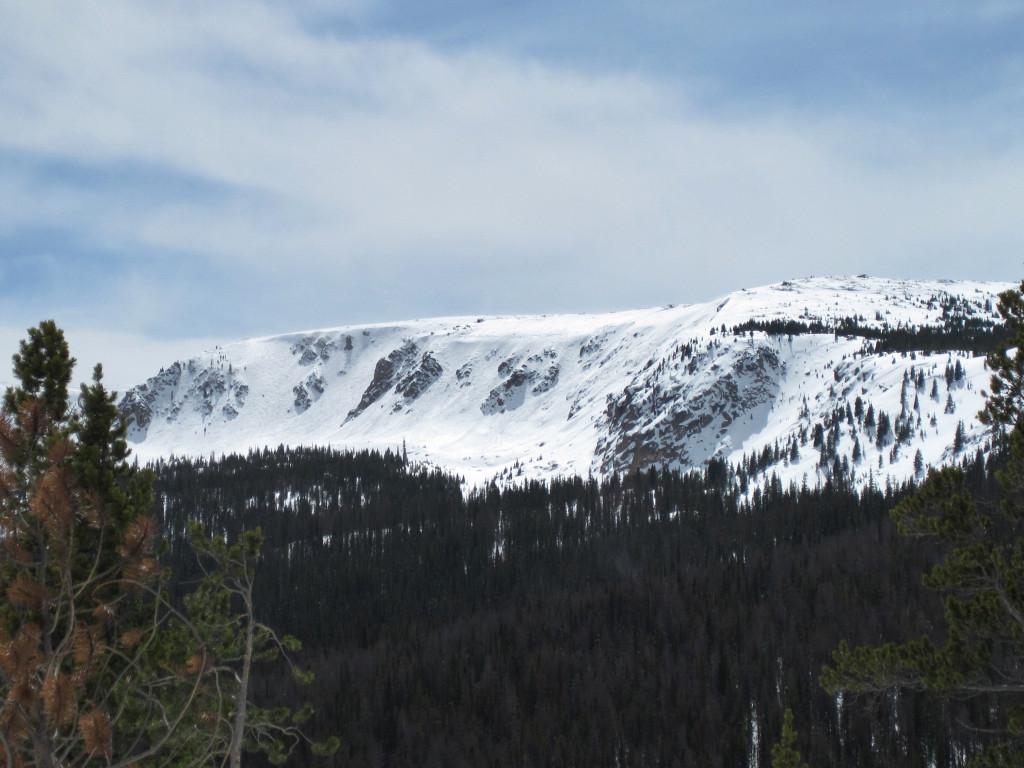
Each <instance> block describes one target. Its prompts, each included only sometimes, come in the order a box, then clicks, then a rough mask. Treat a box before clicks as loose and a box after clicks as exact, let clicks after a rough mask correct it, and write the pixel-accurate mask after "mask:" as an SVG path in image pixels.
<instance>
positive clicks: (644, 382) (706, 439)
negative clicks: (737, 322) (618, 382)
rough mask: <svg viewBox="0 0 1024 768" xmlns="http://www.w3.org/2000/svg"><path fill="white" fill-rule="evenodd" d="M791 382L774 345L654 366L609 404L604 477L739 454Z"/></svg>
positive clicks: (601, 445) (602, 447) (601, 446)
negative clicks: (785, 383) (782, 386)
mask: <svg viewBox="0 0 1024 768" xmlns="http://www.w3.org/2000/svg"><path fill="white" fill-rule="evenodd" d="M652 369H653V370H652ZM783 374H784V366H783V365H782V364H781V362H780V360H779V355H778V352H777V351H776V350H775V349H773V348H771V347H770V346H767V345H757V346H752V347H742V348H741V349H740V350H739V351H738V354H735V355H733V356H732V357H731V359H730V358H729V357H724V358H723V356H721V355H719V354H716V350H715V349H713V348H709V349H708V350H706V351H704V352H702V353H700V354H698V355H696V356H693V357H690V358H689V359H688V360H686V361H685V362H684V361H682V360H680V359H677V360H676V361H675V365H673V364H672V360H671V358H670V359H669V360H666V361H662V362H661V364H659V365H657V366H653V365H652V366H650V367H649V368H648V369H646V370H644V371H641V372H640V373H639V374H637V377H636V378H635V379H634V381H633V382H632V383H631V384H630V385H629V386H627V387H626V388H625V389H624V390H623V392H622V394H621V395H619V396H617V397H610V398H609V400H608V404H607V407H606V409H605V417H606V419H605V425H604V429H605V434H604V435H603V436H602V437H601V438H600V439H599V440H598V444H597V455H598V457H599V458H600V466H601V471H602V472H612V471H615V472H622V471H627V470H632V469H635V468H637V467H647V466H650V465H652V464H662V465H665V466H699V465H702V464H704V463H705V462H707V461H708V460H709V459H711V458H712V457H714V456H719V455H723V454H727V453H729V452H731V450H732V449H734V448H736V447H739V446H737V445H736V442H737V440H739V439H741V438H742V437H743V436H744V435H746V434H752V433H753V432H755V431H758V430H760V429H762V428H763V427H764V426H765V424H766V422H767V417H768V413H769V412H770V410H771V406H772V404H773V403H774V402H775V400H776V397H777V396H778V393H779V389H780V382H781V379H782V376H783Z"/></svg>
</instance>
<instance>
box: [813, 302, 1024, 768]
mask: <svg viewBox="0 0 1024 768" xmlns="http://www.w3.org/2000/svg"><path fill="white" fill-rule="evenodd" d="M1021 290H1024V284H1022V286H1021ZM1021 290H1013V291H1008V292H1006V293H1004V294H1002V295H1001V297H1000V307H999V309H1000V313H1001V314H1002V316H1003V319H1004V321H1005V322H1006V326H1007V329H1008V330H1009V331H1010V339H1009V341H1008V342H1006V343H1004V344H1003V345H1002V346H1001V347H1000V348H999V349H998V350H997V351H996V352H994V353H993V354H991V355H990V356H989V360H988V362H989V367H990V368H991V369H992V370H993V371H994V373H993V377H992V392H991V393H990V395H989V396H988V398H987V402H986V407H985V409H984V411H982V413H981V414H980V416H981V419H982V421H983V422H984V423H986V424H989V425H991V426H992V427H993V428H994V430H995V432H996V434H997V435H998V436H999V437H1000V438H1001V439H1002V440H1003V444H1004V446H1005V451H1006V453H1007V458H1008V466H1007V468H1006V469H1005V470H1003V471H1002V472H1001V473H1000V475H999V480H1000V483H1001V485H1002V487H1003V489H1004V491H1005V495H1004V498H1003V500H1002V503H1001V504H1000V505H998V506H993V507H992V508H988V507H986V508H980V507H979V505H978V504H976V503H975V501H974V499H972V498H971V496H970V495H969V494H968V493H966V492H965V491H964V489H963V485H964V483H963V477H962V473H961V472H960V471H959V470H957V469H953V468H946V469H943V470H941V471H938V472H932V473H930V474H929V476H928V478H927V480H926V481H925V482H924V484H923V485H922V487H921V489H920V490H919V491H918V492H917V493H916V494H915V495H914V496H913V497H911V498H910V499H908V500H907V501H906V502H904V503H902V504H900V505H899V506H897V507H896V509H895V510H893V513H892V516H893V519H894V520H895V521H896V524H897V526H898V529H899V531H900V533H902V534H903V535H906V536H916V537H922V538H928V539H931V540H934V541H937V542H939V543H940V544H942V545H944V547H945V548H946V551H947V554H946V556H945V559H944V560H943V561H942V562H941V563H939V564H938V565H936V566H935V567H934V568H933V569H932V571H931V572H930V573H929V574H927V575H926V576H925V585H926V586H927V587H929V588H931V589H933V590H935V591H937V592H939V593H940V594H942V595H944V596H945V599H946V624H947V632H946V636H945V639H944V641H942V642H938V643H937V642H935V641H934V640H933V639H932V638H930V637H927V636H925V637H921V638H919V639H917V640H913V641H910V642H907V643H903V644H897V643H887V644H885V645H882V646H879V647H857V648H850V647H849V645H847V644H845V643H843V644H841V645H840V647H839V649H838V650H837V651H836V652H835V653H834V655H833V665H832V666H830V667H826V668H825V670H824V672H823V676H822V679H821V682H822V685H823V686H824V687H825V688H826V690H828V691H829V692H831V693H834V694H835V693H839V692H852V693H865V692H872V691H882V690H887V689H892V688H905V689H912V690H928V691H934V692H936V693H938V694H940V695H943V696H955V697H974V696H979V695H992V696H996V697H998V700H999V702H1000V706H999V707H998V716H999V717H1000V720H1001V723H1000V724H999V726H1000V729H1001V731H1002V733H1003V735H1004V740H1003V741H1002V742H1001V743H999V744H996V745H992V746H989V747H988V748H986V749H984V750H981V751H980V752H979V753H978V754H977V755H975V756H974V757H973V759H972V760H971V761H970V763H969V765H970V766H972V768H983V767H985V768H988V767H994V766H1008V765H1024V738H1022V736H1024V298H1022V293H1021ZM894 599H898V598H894ZM986 727H987V728H989V729H990V727H991V726H988V725H986Z"/></svg>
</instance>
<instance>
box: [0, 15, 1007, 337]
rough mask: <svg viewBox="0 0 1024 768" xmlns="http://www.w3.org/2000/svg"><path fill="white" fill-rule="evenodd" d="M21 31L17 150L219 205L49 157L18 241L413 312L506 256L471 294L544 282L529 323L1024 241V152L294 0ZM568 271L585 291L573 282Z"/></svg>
mask: <svg viewBox="0 0 1024 768" xmlns="http://www.w3.org/2000/svg"><path fill="white" fill-rule="evenodd" d="M0 2H2V0H0ZM360 10H361V9H360V8H358V7H356V8H355V11H354V12H359V11H360ZM362 10H365V8H363V9H362ZM4 16H5V25H4V29H3V30H0V71H6V72H8V73H9V74H8V75H7V76H5V78H4V79H3V80H0V108H2V109H3V112H4V119H3V120H2V121H0V146H2V147H5V148H6V149H7V151H8V152H22V151H23V152H32V153H39V154H42V155H44V156H55V157H62V158H67V159H69V160H70V161H72V162H73V163H77V162H84V163H90V164H94V165H95V167H98V168H101V169H102V168H105V167H111V168H114V169H121V170H122V171H123V169H124V168H129V169H132V168H137V169H139V170H137V171H134V172H137V173H139V174H145V173H146V172H147V171H146V169H150V170H152V171H153V172H157V171H159V172H161V173H163V172H166V173H168V174H173V175H175V176H177V177H181V178H185V179H189V178H192V179H196V180H197V183H199V184H200V185H205V184H209V185H210V186H211V187H213V188H214V189H215V192H213V193H212V194H211V195H192V194H184V193H183V194H175V193H173V192H168V193H167V194H166V195H160V194H159V189H157V190H156V191H155V192H154V191H152V190H151V191H150V193H151V196H150V197H147V198H145V199H137V200H136V199H127V197H128V196H130V195H131V180H130V178H129V180H128V181H126V182H124V184H122V186H120V187H118V188H117V189H116V190H114V191H113V192H111V191H110V190H107V189H105V188H104V187H103V185H99V186H98V187H97V188H95V189H85V190H83V189H77V188H69V187H68V185H66V184H62V183H61V180H60V179H57V180H54V179H51V178H47V179H41V178H38V177H37V176H36V175H34V171H33V170H32V169H31V168H30V169H29V170H26V171H23V172H22V173H23V174H24V176H22V177H16V178H8V179H5V180H4V181H3V182H2V183H3V184H4V185H5V189H4V190H3V191H0V194H2V196H3V199H4V201H5V202H9V203H10V205H9V207H8V212H7V213H6V214H4V216H5V217H6V221H3V220H2V219H0V230H5V229H6V230H11V229H17V228H18V227H24V226H28V225H31V224H34V223H37V222H40V221H54V220H59V221H61V222H62V225H65V226H68V227H71V228H73V229H77V230H78V231H79V232H80V233H81V236H82V238H83V239H87V240H89V239H91V240H92V241H93V242H95V243H96V244H99V245H100V246H103V247H109V248H111V249H117V250H119V251H120V252H122V253H126V252H131V251H137V252H138V253H139V259H140V261H141V260H144V259H145V258H146V254H147V253H149V252H151V249H157V250H159V251H186V252H190V253H194V254H202V255H203V256H205V257H209V258H211V259H216V260H218V262H220V265H221V266H222V267H224V266H225V265H237V267H238V268H239V269H244V270H246V271H249V272H256V273H262V274H264V275H268V274H270V275H276V276H278V277H279V279H280V281H281V287H282V293H288V292H291V293H292V294H293V295H296V296H297V295H301V294H302V292H301V291H300V290H299V289H297V288H296V285H297V284H298V283H297V282H296V281H298V280H299V279H302V280H308V276H309V274H311V273H312V274H316V275H318V276H319V279H320V280H321V282H324V283H329V282H331V280H332V279H333V280H340V276H343V275H349V274H351V273H352V272H353V271H354V270H359V269H363V270H364V271H369V272H372V273H373V274H375V275H376V276H377V278H378V279H379V282H377V283H374V284H371V285H364V286H361V290H360V296H358V297H353V298H352V301H353V302H354V303H357V302H359V301H376V302H378V303H379V302H381V301H384V299H385V298H387V300H388V301H392V302H394V304H395V305H396V306H401V305H402V302H403V301H408V297H409V296H411V295H412V294H413V293H417V292H418V293H420V294H422V293H423V292H424V291H427V292H429V291H430V290H431V287H430V285H429V283H427V284H425V283H424V282H423V279H424V276H425V275H426V276H427V277H428V278H429V274H430V273H431V271H429V270H423V269H422V268H420V266H419V265H418V262H420V261H422V260H423V259H424V258H427V259H430V260H432V262H433V263H434V264H435V265H436V269H434V270H433V273H434V274H436V275H438V278H439V279H442V280H447V281H451V280H452V279H453V277H454V276H457V275H459V274H462V273H465V272H468V270H466V269H465V265H466V264H467V263H470V262H488V261H489V260H490V263H493V265H494V268H495V269H496V270H501V273H502V274H508V276H509V279H508V281H507V282H506V283H505V284H504V285H497V286H485V284H486V282H487V281H486V280H481V281H480V282H479V283H478V284H475V285H479V286H480V289H481V290H484V289H485V287H486V290H487V291H489V292H490V294H489V298H488V297H484V298H483V299H482V300H481V304H480V306H481V307H485V308H487V309H490V310H492V311H501V310H502V309H504V307H503V306H502V301H503V297H505V296H508V295H524V296H525V295H527V294H529V293H530V292H533V294H534V295H535V301H536V304H537V306H534V307H532V308H534V309H542V308H544V307H545V306H546V308H548V309H551V310H558V309H566V308H567V309H583V308H590V309H601V308H604V307H606V306H625V305H629V304H633V305H638V304H648V303H661V302H663V301H666V300H673V299H687V298H706V296H707V295H708V291H724V290H728V289H730V288H735V287H738V285H740V284H742V285H751V284H754V283H758V282H767V281H770V280H775V279H783V278H785V277H792V276H794V275H800V274H807V273H811V272H814V273H818V274H821V273H826V272H860V271H876V272H882V273H889V274H896V275H899V274H900V273H901V272H909V271H912V270H916V269H919V268H920V264H921V263H922V261H923V260H924V259H925V258H926V256H927V254H929V253H930V252H935V253H939V252H941V253H943V254H944V258H946V259H947V261H945V262H944V263H942V264H939V265H936V266H937V271H938V272H943V271H944V272H945V273H947V274H948V273H949V272H950V271H951V270H953V269H958V268H960V266H961V265H958V264H957V263H956V261H955V254H956V252H958V251H960V252H962V251H964V250H969V249H972V248H976V247H979V246H981V247H985V248H988V249H990V252H994V253H995V254H997V256H996V257H994V258H1005V257H1006V255H1007V254H1009V253H1011V252H1013V250H1014V249H1015V248H1019V245H1020V243H1021V242H1022V241H1024V223H1022V221H1024V220H1022V219H1021V217H1020V216H1019V210H1018V206H1017V205H1016V201H1018V200H1020V199H1022V192H1024V181H1022V180H1024V142H1018V143H1016V144H1008V145H1005V146H1003V147H1001V148H998V149H993V148H992V147H989V146H979V144H978V143H976V142H972V141H970V140H968V141H965V142H964V143H963V144H953V145H946V146H945V147H943V145H942V143H941V141H940V140H944V139H948V138H949V136H948V134H947V131H946V127H945V126H932V127H929V126H923V125H914V124H908V125H905V126H894V125H881V126H880V125H877V124H874V123H872V122H871V120H870V119H863V120H853V119H850V118H848V117H847V118H844V119H841V120H840V119H833V120H829V121H825V120H821V121H817V122H809V121H808V119H807V118H806V117H800V116H797V115H795V114H791V113H790V114H786V113H779V114H776V115H764V114H744V115H738V116H734V117H722V116H717V117H713V116H709V115H707V114H702V113H701V112H700V111H698V110H697V109H696V108H695V107H694V106H693V105H692V104H690V103H689V102H688V101H687V99H686V98H685V94H683V95H680V94H679V93H677V92H675V91H673V90H671V89H670V86H669V84H668V83H666V82H660V83H659V82H653V81H650V80H645V79H642V78H640V77H639V76H630V75H623V76H597V75H590V74H587V73H584V72H577V71H571V70H567V69H556V68H552V67H550V66H545V65H543V64H541V63H539V62H536V61H524V60H512V59H510V58H508V57H504V56H498V55H494V54H489V53H487V52H484V51H473V50H468V51H463V52H461V53H443V52H440V51H438V50H436V49H432V48H431V47H429V46H427V45H425V44H422V43H419V42H416V41H413V40H408V39H395V38H380V37H353V38H351V39H338V38H335V37H331V36H329V35H326V34H324V35H317V34H314V33H312V32H310V31H309V28H307V27H304V26H302V25H300V24H299V23H298V22H297V21H296V20H295V19H294V18H293V17H292V16H290V15H289V12H288V7H287V5H282V4H279V5H269V4H266V3H260V2H254V1H250V2H244V3H243V2H237V1H231V0H226V1H225V2H218V3H206V2H173V3H164V4H156V5H154V4H147V3H140V2H134V1H132V0H102V2H100V0H80V1H79V2H76V3H60V2H52V1H50V0H37V1H36V2H33V3H5V10H4ZM939 147H943V149H942V150H941V151H939V149H938V148H939ZM129 176H130V173H129ZM112 196H113V197H112ZM509 258H514V259H520V260H522V261H523V262H524V264H525V265H526V268H524V269H523V270H522V272H521V274H518V275H516V274H514V273H507V272H506V271H505V269H506V264H507V261H508V259H509ZM374 262H383V263H385V264H386V265H387V266H386V267H382V266H375V267H373V268H372V269H368V267H367V265H369V264H372V263H374ZM406 264H409V265H415V266H408V267H403V265H406ZM567 265H569V267H570V268H568V269H567ZM1018 267H1019V265H1018V264H1016V263H1015V264H1013V270H1014V271H1015V270H1016V269H1017V268H1018ZM572 268H577V269H576V281H575V286H574V289H575V290H574V291H573V292H572V293H573V295H572V296H571V297H569V296H567V295H566V294H567V293H568V292H567V290H566V285H565V284H564V282H556V281H564V280H565V277H566V275H567V274H572V273H573V269H572ZM1011 274H1012V273H1011ZM911 276H912V275H911ZM921 276H924V275H923V274H922V275H921ZM932 276H944V275H937V274H934V273H932ZM963 276H967V274H966V268H965V273H964V274H963ZM975 276H977V277H992V278H1002V277H1007V276H1008V275H1007V274H1006V273H1000V274H984V275H975ZM652 277H655V278H657V279H656V280H653V281H652ZM467 279H470V278H469V277H467ZM289 281H293V282H289ZM150 290H151V289H150ZM445 290H447V288H446V287H445V286H439V287H438V288H437V292H438V294H439V295H442V294H443V293H444V291H445ZM673 292H675V293H674V295H673ZM136 301H137V304H138V308H137V310H135V311H137V312H139V313H144V312H145V311H146V309H145V307H146V305H147V304H152V305H154V306H160V311H164V309H165V308H166V305H164V304H160V302H159V301H153V302H149V301H148V299H147V297H146V296H141V297H140V298H137V299H136ZM321 301H326V300H325V299H321ZM517 308H518V307H517ZM445 312H446V310H445V308H444V307H440V306H439V307H438V308H437V310H436V313H437V314H443V313H445ZM340 321H341V318H332V322H340ZM281 330H288V329H286V328H282V329H281Z"/></svg>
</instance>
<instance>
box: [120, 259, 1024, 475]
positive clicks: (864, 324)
mask: <svg viewBox="0 0 1024 768" xmlns="http://www.w3.org/2000/svg"><path fill="white" fill-rule="evenodd" d="M1010 287H1012V286H1011V285H1010V284H1004V283H981V282H948V281H930V282H916V281H915V282H911V281H897V280H885V279H876V278H867V277H863V276H862V277H855V278H808V279H803V280H795V281H792V282H784V283H780V284H777V285H771V286H766V287H763V288H757V289H753V290H742V291H738V292H736V293H732V294H730V295H728V296H725V297H723V298H721V299H718V300H716V301H713V302H711V303H708V304H694V305H687V306H668V307H661V308H656V309H646V310H637V311H628V312H616V313H611V314H600V315H543V316H530V317H479V318H478V317H469V318H466V317H460V318H440V319H431V320H415V321H410V322H404V323H394V324H380V325H368V326H352V327H342V328H333V329H330V330H321V331H309V332H305V333H295V334H289V335H284V336H272V337H267V338H260V339H249V340H245V341H240V342H237V343H234V344H230V345H226V346H223V347H217V348H215V349H214V350H212V351H210V352H207V353H205V354H203V355H199V356H197V357H194V358H192V359H191V360H184V361H179V362H175V363H173V364H172V365H170V366H168V367H166V368H164V369H162V370H161V371H160V372H159V373H158V374H157V375H156V376H154V377H153V378H151V379H149V380H148V381H147V382H146V383H145V384H142V385H139V386H137V387H134V388H133V389H131V390H129V391H128V392H127V393H126V395H125V396H124V398H123V399H122V401H121V403H120V408H121V410H122V411H123V412H124V413H125V415H126V417H127V420H128V423H129V428H130V432H129V437H130V440H131V442H132V443H133V449H134V452H135V454H136V456H138V457H139V458H140V460H142V461H147V460H150V459H155V458H157V457H166V456H169V455H172V454H174V455H209V454H221V453H228V452H245V451H247V450H248V449H250V448H262V447H264V446H270V447H276V446H277V445H279V444H285V445H314V444H330V445H335V446H338V447H348V448H378V449H381V450H383V449H388V448H390V449H392V450H401V449H403V448H404V449H405V450H406V451H407V452H408V455H409V457H410V459H414V460H417V461H421V462H425V463H428V464H432V465H436V466H439V467H442V468H445V469H447V470H450V471H453V472H457V473H460V474H463V475H465V476H466V478H467V480H468V481H469V482H471V483H481V482H486V481H488V480H490V479H491V478H494V477H496V476H503V477H509V476H512V477H514V478H516V479H525V478H544V477H550V476H552V475H568V474H580V475H584V476H586V475H588V474H604V473H609V472H612V471H623V470H628V469H632V468H635V467H647V466H650V465H657V466H659V467H660V466H668V467H680V468H688V467H700V466H703V465H706V464H707V462H708V461H709V460H710V459H712V458H714V457H722V458H725V459H727V460H729V461H731V462H733V463H734V464H736V465H743V466H745V467H746V468H747V470H748V471H749V473H750V474H751V475H752V476H753V479H755V480H757V479H763V478H764V477H765V476H767V475H770V474H771V473H777V474H778V475H779V477H780V479H782V481H783V482H784V483H788V482H790V481H793V482H795V483H797V484H800V483H802V482H805V481H806V482H807V483H808V484H809V485H814V484H816V483H817V482H819V481H820V480H822V479H823V478H824V477H825V476H826V475H827V474H828V473H829V472H832V471H836V470H839V471H843V472H847V473H848V475H849V476H850V477H852V478H853V480H854V481H855V482H857V483H858V484H864V483H868V482H874V483H876V484H884V483H885V482H886V480H887V479H890V480H893V481H897V482H898V481H902V480H904V479H907V478H909V477H911V476H913V475H915V474H917V473H919V472H921V471H922V468H923V467H927V466H928V465H938V464H943V463H948V462H950V461H954V460H956V459H957V458H958V456H959V455H961V454H965V453H966V452H970V453H973V452H974V451H975V450H976V449H977V448H979V447H981V448H984V447H985V445H986V442H987V438H988V436H987V434H986V432H985V430H984V428H983V427H982V426H981V425H980V424H979V423H978V420H977V412H978V410H979V409H980V408H981V406H982V404H983V394H982V393H983V390H985V389H986V388H987V387H988V383H989V373H988V372H987V371H986V367H985V360H984V357H982V356H979V355H974V354H972V353H970V352H957V351H948V349H949V348H950V345H951V344H952V343H953V342H951V341H950V339H951V338H952V337H951V336H950V334H951V333H953V332H957V333H960V334H961V336H962V334H964V333H967V332H979V333H991V332H992V326H993V325H997V324H998V322H999V318H998V314H997V312H996V304H997V294H998V293H999V292H1001V291H1003V290H1006V289H1007V288H1010ZM922 328H924V329H926V331H925V332H924V334H922V333H921V332H920V329H922ZM737 329H739V330H737ZM910 330H913V331H915V332H917V333H918V338H919V339H922V340H923V339H925V338H926V335H925V334H929V333H930V335H928V336H927V338H928V339H929V342H928V346H929V348H932V349H941V350H942V351H937V352H928V353H926V352H922V351H909V347H908V346H907V345H906V343H905V338H906V336H907V335H908V332H909V331H910ZM901 339H903V340H904V343H902V344H901V342H900V340H901ZM880 341H881V345H882V348H883V349H884V350H886V351H876V349H878V347H876V345H879V343H880Z"/></svg>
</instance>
